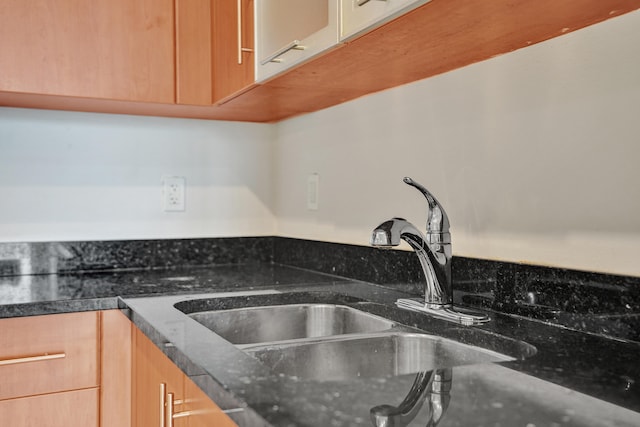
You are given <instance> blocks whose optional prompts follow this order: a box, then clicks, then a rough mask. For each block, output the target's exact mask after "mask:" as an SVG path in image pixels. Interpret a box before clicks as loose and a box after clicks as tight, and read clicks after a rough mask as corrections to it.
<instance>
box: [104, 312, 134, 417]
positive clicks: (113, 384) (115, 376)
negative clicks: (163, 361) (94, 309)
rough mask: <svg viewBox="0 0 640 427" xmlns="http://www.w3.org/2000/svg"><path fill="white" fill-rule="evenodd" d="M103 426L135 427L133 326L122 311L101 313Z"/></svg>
mask: <svg viewBox="0 0 640 427" xmlns="http://www.w3.org/2000/svg"><path fill="white" fill-rule="evenodd" d="M100 323H101V333H100V337H101V339H100V361H101V363H100V368H101V369H100V372H101V375H100V378H101V380H100V425H101V426H104V427H109V426H118V427H129V426H131V369H132V366H131V365H132V353H131V342H132V339H131V333H132V325H131V322H130V321H129V319H128V318H127V317H126V316H125V315H124V314H122V313H121V312H120V310H106V311H102V312H100Z"/></svg>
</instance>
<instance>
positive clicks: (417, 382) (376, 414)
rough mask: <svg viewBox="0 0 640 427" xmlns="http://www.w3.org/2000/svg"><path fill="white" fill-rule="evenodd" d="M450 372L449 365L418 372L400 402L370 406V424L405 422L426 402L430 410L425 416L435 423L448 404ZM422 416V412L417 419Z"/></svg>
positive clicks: (385, 426)
mask: <svg viewBox="0 0 640 427" xmlns="http://www.w3.org/2000/svg"><path fill="white" fill-rule="evenodd" d="M452 376H453V375H452V369H451V368H444V369H434V370H433V371H428V372H418V374H417V375H416V378H415V379H414V380H413V385H412V386H411V390H410V391H409V394H407V396H406V397H405V398H404V400H403V401H402V402H401V403H400V405H398V406H392V405H379V406H374V407H373V408H371V409H370V410H369V416H370V418H371V422H372V424H373V425H374V426H375V427H405V426H408V425H410V424H411V422H412V421H413V420H414V419H415V418H416V416H417V415H418V414H419V413H420V411H421V409H422V407H423V406H424V403H425V402H428V405H427V406H428V408H427V409H428V411H429V412H428V413H427V414H425V415H424V416H426V418H427V420H428V422H427V426H428V427H435V426H437V425H438V423H439V422H440V420H441V419H442V417H443V416H444V414H445V412H447V409H448V408H449V402H450V401H451V395H450V391H451V382H452ZM424 416H423V415H421V417H420V419H422V418H423V417H424Z"/></svg>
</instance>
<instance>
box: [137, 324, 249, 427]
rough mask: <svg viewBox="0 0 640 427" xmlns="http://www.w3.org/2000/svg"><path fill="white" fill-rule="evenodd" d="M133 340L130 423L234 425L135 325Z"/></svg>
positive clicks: (153, 425) (146, 426) (141, 425)
mask: <svg viewBox="0 0 640 427" xmlns="http://www.w3.org/2000/svg"><path fill="white" fill-rule="evenodd" d="M133 343H134V344H133V350H134V354H133V388H132V389H133V398H132V400H133V404H132V412H133V417H132V418H133V423H132V424H133V427H156V426H160V427H210V426H216V427H235V426H236V424H235V423H234V422H233V421H232V420H231V419H230V418H229V417H228V416H227V415H226V414H225V413H224V412H223V411H222V410H221V409H220V408H219V407H218V406H217V405H216V404H215V403H214V402H213V401H212V400H211V399H210V398H209V397H208V396H207V395H206V394H205V393H204V392H203V391H202V390H200V388H199V387H198V386H197V385H196V384H194V383H193V381H191V380H190V379H189V377H187V376H186V375H185V374H184V373H183V372H182V371H181V370H180V369H179V368H178V367H177V366H176V365H174V364H173V362H172V361H171V360H170V359H169V358H168V357H167V356H165V355H164V354H163V353H162V351H160V350H159V349H158V348H157V347H156V346H155V344H153V342H151V340H149V338H147V337H146V336H145V335H144V334H143V333H142V332H141V331H140V330H139V329H137V328H134V332H133Z"/></svg>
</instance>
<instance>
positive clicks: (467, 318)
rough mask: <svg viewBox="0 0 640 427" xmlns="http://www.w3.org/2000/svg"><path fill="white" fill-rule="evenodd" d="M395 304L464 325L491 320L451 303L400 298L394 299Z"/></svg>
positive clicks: (478, 323)
mask: <svg viewBox="0 0 640 427" xmlns="http://www.w3.org/2000/svg"><path fill="white" fill-rule="evenodd" d="M396 306H398V307H399V308H403V309H405V310H411V311H417V312H419V313H425V314H429V315H431V316H434V317H437V318H439V319H443V320H448V321H450V322H455V323H459V324H461V325H465V326H471V325H480V324H483V323H487V322H488V321H489V320H491V319H490V318H489V316H487V315H486V314H482V313H478V312H474V311H472V310H466V309H461V308H454V307H453V305H441V306H434V305H433V304H426V303H425V302H424V301H421V300H419V299H412V298H400V299H399V300H397V301H396Z"/></svg>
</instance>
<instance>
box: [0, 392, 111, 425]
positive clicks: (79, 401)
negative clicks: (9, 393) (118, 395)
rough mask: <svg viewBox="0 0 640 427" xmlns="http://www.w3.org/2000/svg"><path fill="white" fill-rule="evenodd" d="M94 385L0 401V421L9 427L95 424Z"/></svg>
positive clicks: (96, 412) (96, 421)
mask: <svg viewBox="0 0 640 427" xmlns="http://www.w3.org/2000/svg"><path fill="white" fill-rule="evenodd" d="M98 399H99V392H98V389H97V388H92V389H86V390H75V391H66V392H62V393H53V394H45V395H41V396H31V397H22V398H18V399H8V400H2V401H0V423H1V424H2V425H6V426H12V427H31V426H34V427H35V426H51V427H57V426H59V427H63V426H64V427H87V426H96V427H97V426H98Z"/></svg>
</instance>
